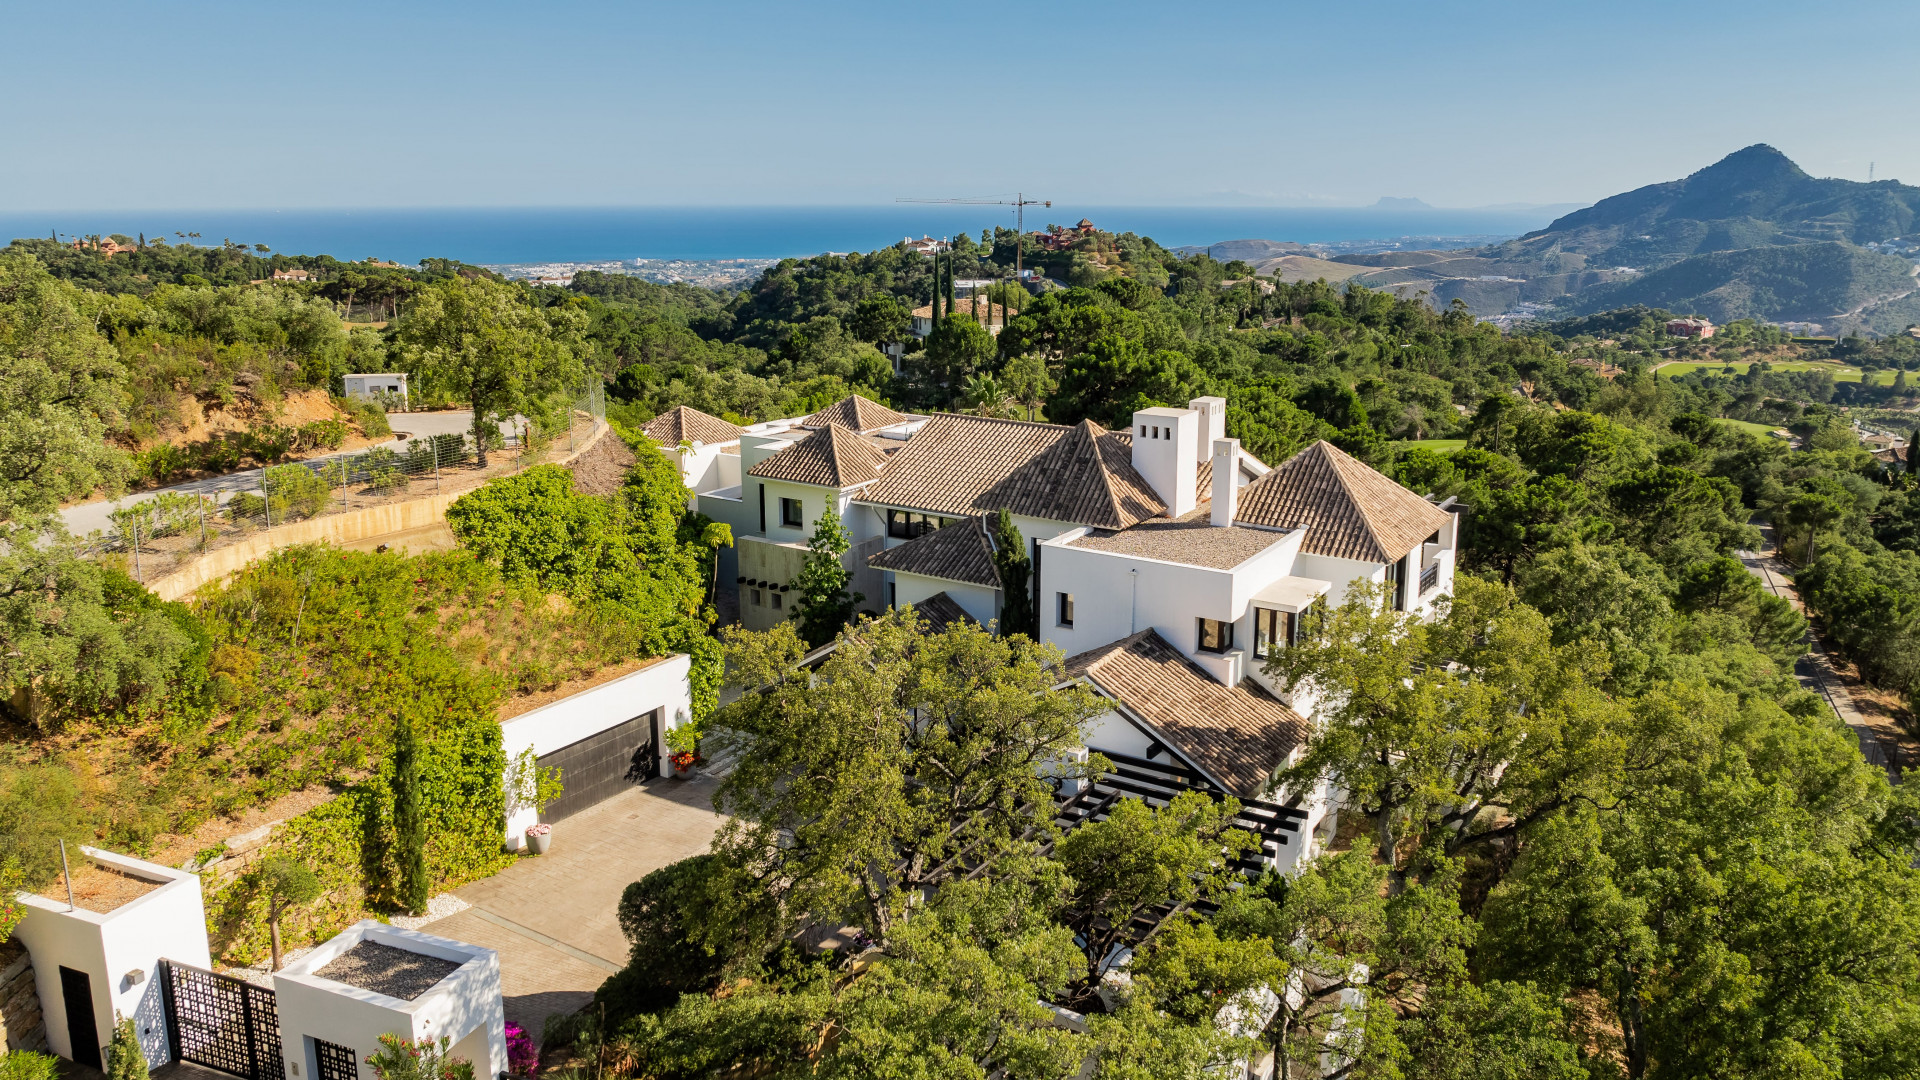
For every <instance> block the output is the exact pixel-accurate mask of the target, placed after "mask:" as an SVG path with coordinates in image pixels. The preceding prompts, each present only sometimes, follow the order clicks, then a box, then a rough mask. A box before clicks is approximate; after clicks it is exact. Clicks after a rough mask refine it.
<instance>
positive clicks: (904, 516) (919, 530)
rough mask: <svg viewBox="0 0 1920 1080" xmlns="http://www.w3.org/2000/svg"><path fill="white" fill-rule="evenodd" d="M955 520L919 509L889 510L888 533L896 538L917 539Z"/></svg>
mask: <svg viewBox="0 0 1920 1080" xmlns="http://www.w3.org/2000/svg"><path fill="white" fill-rule="evenodd" d="M954 520H955V519H953V518H945V517H941V516H940V515H938V514H923V513H920V512H919V511H917V510H888V511H887V535H888V536H889V537H891V538H893V539H895V540H917V539H919V538H920V537H922V536H925V535H927V534H928V533H930V532H933V531H935V530H937V529H944V528H946V527H947V526H948V525H950V524H952V523H953V521H954Z"/></svg>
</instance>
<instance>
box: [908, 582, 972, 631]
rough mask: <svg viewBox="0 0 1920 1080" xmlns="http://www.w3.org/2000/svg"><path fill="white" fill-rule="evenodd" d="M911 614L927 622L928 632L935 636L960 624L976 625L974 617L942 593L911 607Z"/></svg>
mask: <svg viewBox="0 0 1920 1080" xmlns="http://www.w3.org/2000/svg"><path fill="white" fill-rule="evenodd" d="M913 613H914V614H915V615H918V616H920V617H921V618H923V619H925V620H927V630H928V632H930V633H935V634H938V633H941V632H943V631H945V630H946V629H947V628H948V627H950V626H957V625H959V624H960V623H975V624H976V625H977V622H976V620H975V619H974V617H973V616H971V615H969V614H967V613H966V611H965V610H964V609H962V608H961V607H960V605H959V604H956V603H954V601H953V597H951V596H948V595H947V594H946V593H944V592H937V593H934V594H933V595H932V596H929V597H927V598H926V599H925V600H922V601H920V602H919V603H917V604H915V605H913Z"/></svg>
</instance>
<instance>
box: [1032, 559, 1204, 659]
mask: <svg viewBox="0 0 1920 1080" xmlns="http://www.w3.org/2000/svg"><path fill="white" fill-rule="evenodd" d="M1073 535H1074V534H1073V533H1068V534H1064V535H1063V537H1059V538H1055V539H1053V540H1050V541H1048V542H1047V543H1045V544H1043V545H1041V546H1042V548H1043V549H1044V554H1043V555H1042V557H1041V579H1040V587H1041V594H1040V613H1039V614H1040V620H1039V621H1040V639H1041V640H1042V641H1045V642H1047V643H1048V644H1051V645H1058V646H1059V647H1060V649H1061V651H1062V652H1064V653H1066V654H1067V655H1068V656H1072V655H1074V654H1076V653H1081V652H1085V651H1086V650H1088V649H1092V648H1097V647H1098V646H1101V645H1105V644H1106V643H1108V642H1110V641H1117V640H1119V639H1120V638H1123V637H1126V636H1127V635H1129V634H1133V633H1136V632H1138V631H1141V630H1146V629H1148V628H1152V629H1154V630H1157V631H1159V632H1160V636H1161V637H1163V638H1165V639H1167V642H1168V643H1169V644H1171V645H1172V646H1173V647H1174V648H1176V649H1179V650H1180V651H1181V652H1182V653H1184V654H1186V655H1188V656H1192V655H1193V654H1194V652H1195V646H1196V644H1197V643H1198V642H1197V635H1198V623H1197V622H1196V621H1195V620H1197V619H1202V618H1207V619H1232V618H1234V616H1235V612H1234V610H1233V600H1234V581H1233V575H1232V574H1231V573H1230V572H1228V571H1225V570H1209V569H1205V568H1202V567H1197V566H1182V565H1179V564H1177V563H1168V562H1160V561H1158V560H1155V559H1144V558H1140V557H1138V556H1132V555H1116V554H1113V553H1111V552H1105V551H1095V550H1091V549H1088V548H1076V547H1069V546H1067V544H1068V542H1069V540H1068V538H1070V537H1072V536H1073ZM1063 592H1064V593H1071V594H1072V595H1073V598H1074V616H1073V625H1072V626H1071V627H1067V626H1061V625H1060V624H1059V604H1058V599H1057V598H1058V594H1060V593H1063ZM1236 633H1237V631H1236ZM1237 640H1238V639H1237V638H1236V642H1237Z"/></svg>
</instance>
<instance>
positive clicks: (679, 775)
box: [673, 765, 693, 780]
mask: <svg viewBox="0 0 1920 1080" xmlns="http://www.w3.org/2000/svg"><path fill="white" fill-rule="evenodd" d="M692 775H693V766H692V765H675V766H674V767H673V778H674V779H675V780H685V779H687V778H689V777H691V776H692Z"/></svg>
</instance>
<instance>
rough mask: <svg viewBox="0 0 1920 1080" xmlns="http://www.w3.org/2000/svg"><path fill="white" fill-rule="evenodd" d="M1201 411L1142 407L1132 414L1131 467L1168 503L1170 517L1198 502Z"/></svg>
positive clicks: (1176, 515)
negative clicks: (1196, 489) (1197, 474)
mask: <svg viewBox="0 0 1920 1080" xmlns="http://www.w3.org/2000/svg"><path fill="white" fill-rule="evenodd" d="M1199 429H1200V414H1199V413H1197V412H1194V411H1193V410H1192V409H1167V408H1154V409H1141V410H1140V411H1139V412H1137V413H1134V414H1133V467H1134V469H1136V470H1137V471H1138V472H1139V473H1140V475H1141V477H1143V478H1144V479H1145V480H1146V481H1147V483H1148V484H1150V485H1152V486H1153V491H1154V494H1156V495H1158V496H1160V501H1161V502H1163V503H1166V504H1167V514H1168V516H1169V517H1180V516H1182V515H1184V514H1187V513H1190V512H1192V510H1193V508H1194V507H1195V506H1197V505H1199V497H1198V495H1197V493H1196V491H1195V488H1196V487H1197V485H1198V480H1199V478H1198V477H1197V476H1195V475H1194V474H1195V473H1196V472H1197V471H1198V470H1199V468H1200V453H1199V447H1200V439H1199Z"/></svg>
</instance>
